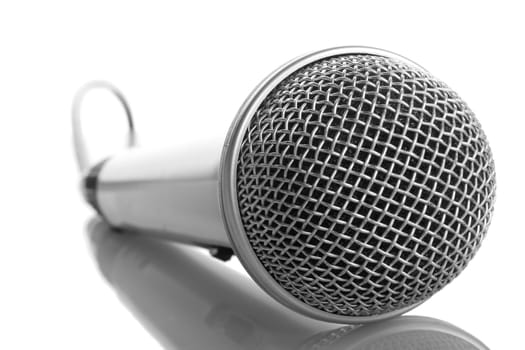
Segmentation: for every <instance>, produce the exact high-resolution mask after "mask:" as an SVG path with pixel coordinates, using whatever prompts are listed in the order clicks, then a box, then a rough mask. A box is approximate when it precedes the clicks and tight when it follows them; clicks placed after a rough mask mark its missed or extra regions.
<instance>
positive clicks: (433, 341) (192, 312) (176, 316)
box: [87, 220, 488, 350]
mask: <svg viewBox="0 0 525 350" xmlns="http://www.w3.org/2000/svg"><path fill="white" fill-rule="evenodd" d="M87 234H88V238H89V240H90V242H91V244H92V249H93V256H94V259H95V260H96V262H97V265H98V267H99V270H100V272H101V274H102V275H103V276H104V277H105V279H106V280H107V281H108V282H109V283H110V284H111V286H112V288H113V289H114V290H115V292H116V293H117V294H118V296H119V299H120V301H121V302H122V303H123V305H125V306H126V307H127V308H128V309H129V310H130V311H131V312H132V314H133V315H134V316H135V317H136V318H137V320H139V322H141V323H142V324H143V325H144V327H145V328H146V329H147V330H148V331H149V332H150V333H151V334H152V335H153V336H154V337H155V338H156V339H157V340H158V341H159V343H160V344H162V346H163V347H164V348H166V349H184V350H185V349H195V350H197V349H200V350H205V349H214V350H222V349H224V350H235V349H246V350H251V349H275V350H277V349H282V350H285V349H290V350H292V349H297V350H307V349H309V350H313V349H326V350H328V349H347V350H351V349H356V350H357V349H369V350H374V349H378V350H379V349H385V350H386V349H389V350H406V349H418V350H436V349H443V350H454V349H472V350H478V349H479V350H485V349H488V348H487V347H485V346H484V345H483V344H482V343H481V342H480V341H479V340H477V339H476V338H474V337H473V336H472V335H469V334H468V333H467V332H465V331H463V330H461V329H460V328H457V327H455V326H453V325H451V324H448V323H446V322H443V321H440V320H437V319H432V318H428V317H417V316H403V317H399V318H395V319H393V320H389V321H384V322H378V323H374V324H369V325H362V326H359V325H350V326H347V325H337V324H331V323H326V322H320V321H316V320H313V319H310V318H307V317H304V316H302V315H299V314H297V313H295V312H293V311H291V310H288V309H286V308H284V307H283V306H281V305H280V304H278V303H277V302H276V301H275V300H273V299H272V298H270V297H269V296H267V295H265V294H264V292H262V291H261V290H260V288H259V287H257V286H256V284H255V283H254V282H253V281H250V280H249V279H248V278H247V277H246V276H244V275H242V274H240V273H238V272H236V271H234V270H232V269H231V268H230V267H228V266H227V265H226V264H225V263H223V262H221V261H219V260H216V259H214V258H212V257H211V256H209V254H207V253H206V251H203V250H200V249H197V248H193V247H189V246H185V245H181V244H176V243H170V242H163V241H159V240H155V239H151V238H148V237H141V236H137V235H133V234H128V233H116V232H112V231H111V230H110V229H109V228H108V226H107V225H106V224H105V223H103V222H101V221H99V220H92V221H91V223H90V224H89V225H88V230H87Z"/></svg>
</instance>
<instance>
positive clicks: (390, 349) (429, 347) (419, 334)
mask: <svg viewBox="0 0 525 350" xmlns="http://www.w3.org/2000/svg"><path fill="white" fill-rule="evenodd" d="M321 349H322V348H321ZM327 349H328V348H327ZM354 350H483V349H482V348H480V347H479V346H477V345H475V344H473V343H471V342H468V341H466V340H465V339H462V338H460V337H458V336H455V335H452V334H448V333H441V332H434V331H422V330H417V331H407V332H402V333H395V334H390V335H388V336H385V337H383V338H380V339H373V340H371V341H369V342H365V344H362V345H360V346H357V347H356V348H355V349H354Z"/></svg>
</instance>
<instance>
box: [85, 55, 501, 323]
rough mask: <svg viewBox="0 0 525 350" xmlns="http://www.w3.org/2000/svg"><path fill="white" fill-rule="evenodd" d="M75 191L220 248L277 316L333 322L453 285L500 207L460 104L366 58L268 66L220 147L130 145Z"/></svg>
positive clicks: (402, 70)
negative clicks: (275, 306) (294, 314)
mask: <svg viewBox="0 0 525 350" xmlns="http://www.w3.org/2000/svg"><path fill="white" fill-rule="evenodd" d="M84 183H85V194H86V198H87V199H88V201H89V202H90V203H91V204H92V205H93V206H94V207H95V208H96V209H97V210H98V212H99V213H100V214H101V215H102V216H103V217H104V218H105V219H106V220H107V221H108V222H109V223H110V224H111V225H113V227H116V228H124V229H133V230H143V231H147V232H150V234H151V232H154V234H156V235H159V236H163V237H168V238H172V239H176V240H178V241H182V242H187V243H192V244H197V245H201V246H206V247H210V248H212V247H215V248H219V249H220V248H225V249H228V248H231V249H232V252H233V253H234V254H235V255H236V256H237V257H238V258H239V260H240V261H241V263H242V264H243V266H244V267H245V268H246V270H247V271H248V273H249V274H250V275H251V277H252V278H253V279H254V280H255V281H256V282H257V283H258V284H259V285H260V286H261V287H262V288H263V289H264V290H265V291H266V292H267V293H268V294H270V295H271V296H272V297H274V298H275V299H276V300H278V301H279V302H281V303H282V304H283V305H285V306H288V307H290V308H291V309H293V310H296V311H298V312H300V313H303V314H305V315H308V316H311V317H314V318H317V319H321V320H325V321H331V322H340V323H364V322H371V321H377V320H381V319H385V318H390V317H393V316H396V315H399V314H402V313H404V312H406V311H408V310H410V309H412V308H414V307H415V306H417V305H419V304H420V303H422V302H424V301H425V300H427V299H428V298H430V297H431V296H432V295H433V294H435V293H436V292H437V291H439V290H440V289H442V288H443V287H444V286H445V285H447V284H448V283H450V282H451V281H452V280H453V279H454V278H455V277H456V276H457V275H458V274H459V273H460V272H461V271H462V270H463V269H464V268H465V267H466V265H467V264H468V262H469V261H470V260H471V259H472V258H473V256H474V255H475V253H476V252H477V250H478V248H479V247H480V245H481V242H482V240H483V238H484V237H485V234H486V233H487V230H488V226H489V224H490V220H491V217H492V211H493V205H494V197H495V169H494V162H493V159H492V153H491V150H490V147H489V144H488V140H487V139H486V136H485V134H484V132H483V130H482V128H481V125H480V124H479V122H478V121H477V119H476V118H475V116H474V113H473V112H472V111H471V110H470V108H469V107H468V106H467V105H466V103H465V102H464V101H463V100H461V98H460V97H459V96H458V95H457V94H456V93H455V92H454V91H453V90H451V89H450V88H449V87H448V86H447V85H445V84H444V83H442V82H441V81H439V80H438V79H436V78H434V77H433V76H432V75H430V73H428V72H427V71H426V70H425V69H424V68H422V67H421V66H419V65H417V64H415V63H414V62H412V61H410V60H408V59H406V58H403V57H401V56H398V55H395V54H393V53H391V52H387V51H382V50H377V49H371V48H363V47H341V48H334V49H328V50H323V51H319V52H314V53H312V54H309V55H305V56H301V57H299V58H297V59H295V60H292V61H291V62H289V63H287V64H285V65H284V66H282V67H281V68H279V69H278V70H276V71H275V72H274V73H272V74H271V75H270V76H269V77H268V78H267V79H266V80H264V81H263V82H262V83H261V84H260V85H259V86H258V87H257V88H256V89H255V90H254V92H253V93H252V94H251V95H250V96H249V97H248V99H247V100H246V101H245V103H244V104H243V105H242V107H241V109H240V111H239V113H238V115H237V117H236V118H235V119H234V121H233V124H232V126H231V128H230V130H229V132H228V135H226V137H225V140H224V141H222V142H220V143H219V145H216V146H215V147H213V145H210V147H205V148H202V147H199V146H197V147H191V148H190V147H188V148H185V149H180V150H174V151H164V152H156V151H147V150H141V149H136V150H130V151H129V152H126V153H122V154H120V155H116V156H114V157H111V158H109V159H108V160H106V161H104V162H102V163H100V164H99V165H97V166H95V167H93V168H92V169H91V171H90V172H89V174H88V176H87V177H86V179H85V182H84Z"/></svg>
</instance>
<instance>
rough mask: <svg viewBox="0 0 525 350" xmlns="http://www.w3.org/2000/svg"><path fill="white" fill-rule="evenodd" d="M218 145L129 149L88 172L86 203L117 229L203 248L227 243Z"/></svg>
mask: <svg viewBox="0 0 525 350" xmlns="http://www.w3.org/2000/svg"><path fill="white" fill-rule="evenodd" d="M221 149H222V147H221V145H220V144H219V145H212V144H208V145H207V146H204V147H203V146H202V145H196V146H195V147H188V148H184V149H170V150H154V149H141V148H133V149H130V150H128V151H125V152H123V153H121V154H118V155H115V156H113V157H111V158H109V159H107V160H105V161H104V162H103V163H102V164H101V166H99V167H94V168H93V169H94V170H93V171H92V173H91V174H90V175H89V176H88V177H90V178H92V179H94V181H90V182H89V183H90V185H88V187H87V188H86V189H87V191H89V192H90V193H93V196H92V199H91V202H92V204H93V206H95V207H96V208H97V210H98V211H99V213H100V214H101V215H102V216H103V217H104V218H105V219H106V221H107V222H108V223H109V224H110V225H111V226H112V227H116V228H121V229H125V230H131V231H140V232H147V234H148V235H156V236H160V237H162V238H167V239H172V240H176V241H179V242H184V243H191V244H195V245H199V246H203V247H231V244H230V242H229V238H228V235H227V233H226V231H225V226H224V223H223V218H222V214H221V209H220V202H219V162H220V151H221Z"/></svg>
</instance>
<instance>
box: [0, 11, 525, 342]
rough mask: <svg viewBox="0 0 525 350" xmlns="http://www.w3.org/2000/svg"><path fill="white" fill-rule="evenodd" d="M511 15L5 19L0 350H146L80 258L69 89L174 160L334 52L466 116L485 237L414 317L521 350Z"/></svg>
mask: <svg viewBox="0 0 525 350" xmlns="http://www.w3.org/2000/svg"><path fill="white" fill-rule="evenodd" d="M520 4H521V2H519V1H515V2H505V1H497V2H493V3H491V4H490V3H484V2H481V1H473V2H470V3H467V2H460V1H451V2H448V1H439V2H435V3H434V4H433V5H431V4H430V3H429V2H427V1H415V2H402V1H385V2H378V1H359V2H352V1H297V2H295V1H258V2H249V1H242V2H238V3H234V2H228V1H208V2H202V1H181V2H175V1H165V2H160V1H148V2H142V3H140V4H139V3H138V2H133V1H122V2H116V1H89V2H83V3H80V2H72V1H64V2H58V1H34V2H28V1H16V2H15V1H13V2H7V1H5V2H2V3H0V121H1V122H2V123H1V125H0V143H1V145H0V154H1V157H0V159H1V162H2V173H1V175H0V176H1V183H2V190H1V192H0V193H1V195H0V203H1V206H2V210H1V213H2V228H3V229H2V234H1V247H2V248H1V252H0V262H1V265H0V266H1V269H2V274H1V276H2V280H1V281H2V282H1V283H2V284H1V287H0V296H1V298H0V326H1V328H0V329H1V330H2V331H1V333H0V348H3V349H32V348H53V349H71V348H75V349H155V348H159V345H158V344H157V342H156V341H155V340H154V338H153V337H151V336H150V335H149V334H148V333H147V332H146V331H144V330H143V329H142V326H141V325H140V324H139V323H138V322H137V321H136V320H135V319H134V318H133V317H132V316H131V314H130V313H129V312H128V311H127V310H126V309H125V307H124V306H122V305H121V304H120V303H119V302H118V300H117V298H116V297H115V296H114V294H113V292H112V290H111V289H110V288H109V287H108V286H107V285H106V284H105V283H104V281H103V279H102V278H101V277H100V275H99V273H98V272H97V269H96V268H95V265H94V263H93V260H92V258H91V257H90V254H89V250H88V248H87V244H86V239H85V234H84V225H85V222H86V220H87V219H88V218H89V217H90V216H91V215H92V212H91V210H90V209H89V208H88V207H87V206H86V205H85V204H84V203H83V202H82V199H81V197H80V196H79V194H78V180H79V179H78V174H77V171H76V168H75V164H74V158H73V153H72V146H71V132H70V107H71V100H72V98H73V95H74V93H75V91H76V90H77V88H79V87H80V86H81V85H82V84H83V83H85V82H87V81H89V80H93V79H105V80H109V81H111V82H113V83H115V84H116V85H117V86H119V87H120V88H121V89H122V90H123V91H124V93H125V94H126V96H127V97H128V99H129V101H130V103H131V107H132V109H133V112H134V115H135V118H136V122H137V128H138V130H139V135H140V140H141V143H142V145H143V146H167V145H172V146H177V145H179V146H180V147H184V146H183V145H185V144H186V141H187V140H188V139H203V140H205V139H207V138H208V137H213V136H214V137H222V135H224V134H225V132H226V129H227V128H228V126H229V123H230V121H231V120H232V119H233V116H234V115H235V113H236V111H237V109H238V108H239V106H240V105H241V103H242V102H243V100H244V98H245V97H246V96H247V95H248V94H249V92H250V91H251V89H252V88H254V87H255V85H256V84H257V83H258V82H259V81H260V80H261V79H262V78H264V77H265V76H266V75H267V74H268V73H270V72H271V71H272V70H274V69H275V68H277V67H278V66H279V65H280V64H282V63H284V62H286V61H287V60H289V59H291V58H293V57H295V56H297V55H300V54H303V53H306V52H309V51H313V50H318V49H323V48H328V47H332V46H341V45H365V46H374V47H379V48H383V49H387V50H391V51H394V52H397V53H399V54H401V55H404V56H406V57H409V58H411V59H412V60H414V61H416V62H418V63H420V64H421V65H423V66H424V67H425V68H427V69H428V70H429V71H431V72H432V73H433V74H434V75H436V76H437V77H439V78H440V79H442V80H443V81H445V82H446V83H447V84H448V85H450V86H451V87H452V88H453V89H455V90H456V91H457V92H458V93H459V94H460V95H461V96H462V97H463V99H465V100H466V101H467V102H468V104H469V106H470V107H471V108H472V109H473V110H474V111H475V112H476V114H477V117H478V118H479V120H480V121H481V123H482V125H483V127H484V129H485V131H486V134H487V135H488V137H489V140H490V142H491V146H492V150H493V153H494V157H495V160H496V170H497V182H498V191H497V202H496V211H495V215H494V218H493V222H492V226H491V228H490V231H489V234H488V236H487V238H486V240H485V242H484V245H483V246H482V248H481V250H480V251H479V254H478V255H477V256H476V258H475V259H474V260H473V262H472V263H471V264H470V265H469V267H468V268H467V269H466V270H465V271H464V273H463V274H462V275H461V276H460V277H459V278H457V280H455V281H454V282H453V283H452V284H451V285H450V286H448V287H447V288H445V290H443V291H442V292H440V293H439V294H438V295H436V296H435V297H433V298H432V299H431V300H430V301H429V302H428V303H426V304H424V305H423V306H421V307H420V308H418V309H417V310H415V311H413V312H412V313H413V314H418V315H428V316H432V317H435V318H439V319H443V320H446V321H448V322H451V323H453V324H455V325H457V326H459V327H461V328H464V329H465V330H467V331H468V332H470V333H472V334H473V335H475V336H477V337H478V338H480V339H481V340H482V341H484V342H485V343H486V344H487V345H488V346H489V347H491V348H492V349H516V348H519V347H520V346H522V341H521V339H522V338H523V337H522V335H521V334H520V332H522V329H523V326H524V325H525V321H523V318H522V316H523V314H524V313H525V307H524V294H525V291H524V284H523V280H524V276H525V274H524V272H523V268H524V267H525V263H524V260H523V255H524V250H523V247H524V245H525V232H524V228H523V217H524V213H523V209H524V204H523V199H524V198H525V190H524V187H523V183H524V181H525V176H524V174H523V171H524V170H525V169H524V165H523V161H524V155H523V154H524V152H523V151H524V138H525V131H524V129H525V115H524V110H523V106H524V97H523V92H524V87H525V74H524V69H523V67H524V66H525V52H524V47H523V45H524V44H523V36H522V35H523V33H525V25H524V24H523V21H524V20H523V10H522V9H521V8H520V6H519V5H520ZM86 101H87V100H86ZM86 104H87V102H86ZM90 106H91V107H90ZM114 107H115V106H114ZM89 108H95V107H93V105H92V104H90V105H86V109H89ZM108 108H109V107H108ZM116 108H117V107H115V108H113V109H114V110H115V111H117V112H118V109H116ZM108 111H110V112H108ZM117 112H116V113H117ZM104 113H105V114H104ZM100 116H103V118H99V119H100V120H99V124H98V126H99V128H98V133H99V135H98V136H97V137H98V138H100V139H103V138H104V136H106V139H109V138H111V137H112V135H114V134H113V131H111V128H110V127H111V126H112V125H113V124H114V123H111V121H110V120H115V119H114V116H113V115H112V112H111V108H109V109H106V110H105V111H102V112H100V113H99V117H100ZM196 133H198V135H197V136H195V135H196ZM94 142H97V139H95V141H94ZM99 144H100V142H99ZM189 151H190V150H189ZM203 350H204V349H203Z"/></svg>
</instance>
